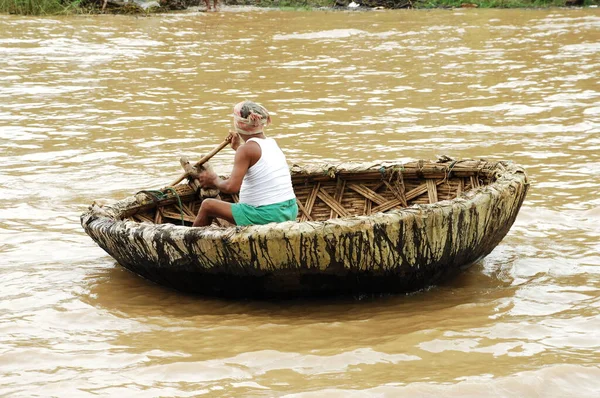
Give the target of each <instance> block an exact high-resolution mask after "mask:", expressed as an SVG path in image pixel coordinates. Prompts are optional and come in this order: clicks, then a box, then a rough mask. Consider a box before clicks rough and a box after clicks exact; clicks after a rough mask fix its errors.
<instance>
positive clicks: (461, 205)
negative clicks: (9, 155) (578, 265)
mask: <svg viewBox="0 0 600 398" xmlns="http://www.w3.org/2000/svg"><path fill="white" fill-rule="evenodd" d="M482 164H483V166H482ZM472 165H473V164H472V163H469V162H466V163H457V162H455V161H454V162H450V161H449V162H443V163H439V162H438V163H415V167H414V168H411V167H412V166H411V164H406V165H402V166H401V168H400V169H399V168H398V165H395V166H388V165H385V166H382V165H376V166H371V167H368V168H365V167H363V168H362V169H361V168H360V167H359V166H352V167H350V168H347V167H337V168H332V167H327V168H320V169H319V170H317V171H315V170H307V169H294V168H292V172H293V181H294V186H295V190H296V193H297V196H298V199H299V202H300V205H301V208H303V212H301V214H300V215H299V220H298V222H285V223H279V224H269V225H257V226H248V227H235V226H233V227H215V226H211V227H205V228H189V227H187V226H181V225H175V224H174V223H170V222H167V223H164V224H160V225H156V224H153V223H151V222H139V220H138V221H135V220H136V218H135V217H136V214H139V217H140V219H145V220H148V219H149V218H151V215H146V216H144V215H142V210H144V211H149V210H148V208H152V207H153V206H154V207H155V208H156V207H157V205H156V204H155V203H152V202H151V201H150V200H148V199H147V198H140V195H137V196H133V197H130V198H127V199H124V200H122V201H119V202H117V203H115V204H113V205H111V206H105V207H103V208H99V207H97V206H91V207H90V209H89V211H87V212H86V213H84V214H83V215H82V216H81V223H82V226H83V228H84V229H85V231H86V232H87V233H88V235H90V237H91V238H92V239H93V240H94V241H95V242H96V243H97V244H98V245H99V246H100V247H102V248H103V249H104V250H105V251H106V252H108V253H109V254H110V255H111V256H112V257H113V258H115V259H116V260H117V261H118V262H119V263H120V264H121V265H122V266H124V267H126V268H127V269H129V270H131V271H133V272H135V273H136V274H138V275H140V276H142V277H144V278H147V279H149V280H151V281H154V282H156V283H158V284H161V285H165V286H169V287H172V288H175V289H178V290H181V291H185V292H192V293H200V294H204V295H216V296H224V297H259V298H267V297H298V296H322V295H360V294H379V293H398V292H411V291H416V290H420V289H423V288H425V287H427V286H430V285H434V284H437V283H439V282H440V281H443V280H444V279H446V278H448V277H449V276H451V275H453V274H455V273H457V272H459V271H460V270H461V269H464V268H465V267H467V266H469V265H470V264H472V263H474V262H476V261H478V260H479V259H481V258H483V257H484V256H486V255H487V254H489V253H490V252H491V251H492V250H493V249H494V247H496V246H497V245H498V243H499V242H500V241H501V240H502V239H503V238H504V236H505V235H506V234H507V233H508V231H509V229H510V227H511V226H512V224H513V222H514V220H515V218H516V216H517V213H518V211H519V209H520V207H521V204H522V203H523V200H524V198H525V196H526V193H527V189H528V186H529V185H528V182H527V176H526V174H525V172H524V170H523V169H522V168H520V167H518V166H516V165H513V164H511V163H506V162H496V163H487V162H483V163H481V162H480V161H478V163H477V166H476V167H471V166H472ZM459 166H464V167H459ZM392 169H394V170H396V171H398V170H401V171H400V173H401V174H402V176H401V177H402V178H403V179H404V180H403V182H402V184H401V185H402V188H405V187H408V188H406V189H405V190H404V191H403V193H400V194H398V190H396V189H392V188H390V191H393V192H395V193H396V195H397V199H395V198H394V197H393V196H390V195H391V194H390V193H389V192H388V191H387V190H386V187H384V188H383V189H381V187H379V188H378V186H380V185H381V186H382V184H378V185H371V188H373V189H370V188H365V187H367V185H368V184H367V183H366V182H365V181H367V180H368V179H377V178H379V179H381V177H378V176H377V174H380V175H381V176H383V175H384V174H385V173H383V171H384V170H388V171H389V170H392ZM467 169H469V170H471V171H470V172H467ZM415 170H416V171H415ZM432 170H433V171H432ZM473 170H474V171H473ZM324 171H325V172H324ZM411 173H413V174H414V175H412V174H411ZM469 173H471V174H469ZM388 175H389V174H388ZM398 175H399V174H398V173H397V174H396V176H398ZM473 176H475V179H473ZM361 178H362V180H361ZM411 178H412V180H414V181H412V182H411ZM342 179H343V181H344V183H343V184H342V185H344V186H352V190H350V189H348V190H347V192H348V193H347V194H345V195H346V196H344V192H346V190H344V188H341V189H340V185H341V184H340V180H342ZM354 180H355V181H359V180H360V181H362V182H365V184H363V185H362V188H361V187H359V186H358V185H356V184H354V183H352V181H354ZM369 181H370V180H369ZM419 181H420V182H419ZM440 181H442V182H440ZM464 181H471V182H472V185H468V184H465V183H464ZM411 183H413V185H414V186H417V188H413V189H409V188H410V186H411V185H410V184H411ZM317 184H318V185H317ZM419 184H421V185H419ZM444 184H447V185H448V187H449V188H448V187H446V188H444ZM386 185H387V186H388V187H390V184H386ZM315 186H316V188H314V187H315ZM425 186H426V187H427V190H425V191H424V192H422V193H421V194H420V195H421V196H423V195H424V196H427V197H428V198H429V200H430V201H434V200H437V201H435V202H433V203H430V204H425V203H419V201H421V200H422V199H419V197H418V196H416V193H418V192H420V191H419V189H420V188H419V187H425ZM311 187H312V188H311ZM336 187H337V188H336ZM455 188H456V189H455ZM444 189H446V191H447V192H446V191H444ZM328 190H329V193H328ZM422 190H423V189H421V191H422ZM180 191H181V192H180V199H181V200H182V201H183V205H182V207H184V208H186V209H188V210H189V209H193V205H191V204H190V205H189V206H186V205H185V203H186V200H188V199H189V197H190V196H191V197H193V196H194V193H193V192H192V193H191V194H190V193H189V192H188V191H186V190H185V189H183V188H182V187H180ZM451 191H452V192H454V196H455V197H454V198H453V199H452V198H451V199H448V200H439V199H444V196H448V197H450V192H451ZM411 192H412V194H411ZM440 193H441V194H440ZM359 194H360V195H359ZM446 194H447V195H446ZM353 195H354V196H353ZM361 195H363V196H361ZM411 195H412V198H410V197H411ZM440 195H441V196H442V198H439V196H440ZM359 197H360V198H362V199H360V200H358V199H357V198H359ZM311 198H312V203H311ZM353 198H354V199H353ZM407 198H409V199H410V200H412V201H413V202H411V201H410V200H407ZM224 199H226V200H227V199H228V198H224ZM192 200H193V198H192ZM232 200H233V199H232ZM169 201H170V203H173V202H174V199H173V198H167V199H165V200H164V202H165V203H167V202H169ZM369 201H374V202H371V204H369V203H368V202H369ZM326 202H327V203H329V205H330V207H327V208H325V207H323V206H322V205H323V203H326ZM190 203H192V202H190ZM357 203H359V204H361V203H362V204H363V205H362V206H363V207H364V209H366V211H364V209H362V210H360V211H361V212H363V213H367V215H353V214H352V212H351V210H352V209H354V208H359V207H361V206H359V205H358V204H357ZM394 203H395V204H396V206H394V207H393V208H392V210H388V211H387V212H376V213H371V214H368V213H369V210H371V209H377V207H378V206H380V208H384V207H386V206H389V205H391V204H394ZM338 205H340V206H342V208H338V207H337V206H338ZM404 205H407V206H408V207H404ZM319 206H321V207H319ZM381 206H383V207H381ZM309 207H310V208H311V209H314V211H313V210H311V209H308V208H309ZM179 209H180V210H181V208H179ZM334 209H337V210H334ZM192 212H193V211H192ZM330 212H331V214H333V216H334V217H333V218H328V219H325V220H322V221H319V220H318V219H319V218H323V217H328V216H329V215H331V214H329V213H330ZM158 213H160V214H161V215H162V216H161V219H162V217H163V216H164V215H167V216H168V215H169V214H171V213H169V212H168V211H167V210H165V211H160V212H159V211H158V210H156V214H158ZM320 213H322V214H323V215H322V216H319V214H320ZM148 214H150V213H148ZM181 214H182V216H181V217H182V218H184V212H183V211H181ZM344 215H345V216H344ZM155 217H158V216H157V215H155ZM172 217H173V218H176V217H175V216H172ZM185 218H186V219H189V216H186V217H185ZM303 219H308V220H310V219H313V221H303Z"/></svg>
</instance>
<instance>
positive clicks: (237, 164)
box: [198, 142, 261, 193]
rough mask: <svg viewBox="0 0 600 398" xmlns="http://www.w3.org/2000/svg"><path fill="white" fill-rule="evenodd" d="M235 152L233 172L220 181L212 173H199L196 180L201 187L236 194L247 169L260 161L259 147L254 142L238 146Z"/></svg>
mask: <svg viewBox="0 0 600 398" xmlns="http://www.w3.org/2000/svg"><path fill="white" fill-rule="evenodd" d="M237 149H238V150H237V151H236V152H235V158H234V160H233V170H232V171H231V175H230V176H229V178H227V179H225V180H224V179H222V178H220V177H219V176H217V174H216V173H215V172H213V171H205V172H202V173H200V175H199V176H198V180H199V181H200V184H201V185H202V186H203V187H215V188H217V189H218V190H219V191H221V192H223V193H237V192H239V191H240V188H241V186H242V180H243V179H244V176H245V175H246V173H247V172H248V169H249V168H250V167H251V166H253V165H254V164H255V163H256V162H257V161H258V159H260V155H261V150H260V146H259V145H258V144H256V143H254V142H251V143H248V144H244V145H240V146H239V147H238V148H237Z"/></svg>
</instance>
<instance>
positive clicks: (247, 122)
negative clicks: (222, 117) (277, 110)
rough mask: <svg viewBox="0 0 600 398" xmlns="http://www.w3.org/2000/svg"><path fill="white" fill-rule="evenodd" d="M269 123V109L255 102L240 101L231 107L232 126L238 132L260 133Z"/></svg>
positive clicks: (247, 134)
mask: <svg viewBox="0 0 600 398" xmlns="http://www.w3.org/2000/svg"><path fill="white" fill-rule="evenodd" d="M270 123H271V116H270V115H269V111H267V109H266V108H265V107H264V106H262V105H259V104H257V103H256V102H252V101H242V102H240V103H239V104H237V105H236V106H234V107H233V127H234V128H235V131H236V132H237V133H238V134H242V135H244V136H249V135H256V134H260V133H262V132H263V129H264V128H265V126H268V125H269V124H270Z"/></svg>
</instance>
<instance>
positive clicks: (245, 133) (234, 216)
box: [193, 101, 298, 227]
mask: <svg viewBox="0 0 600 398" xmlns="http://www.w3.org/2000/svg"><path fill="white" fill-rule="evenodd" d="M270 123H271V116H269V112H268V111H267V110H266V109H265V108H264V107H263V106H261V105H259V104H257V103H255V102H252V101H243V102H240V103H239V104H237V105H236V106H235V107H234V108H233V127H234V130H235V131H234V132H232V133H231V134H230V135H229V139H230V140H231V148H233V150H234V151H236V152H235V158H234V161H233V170H232V171H231V176H230V177H229V178H228V179H226V180H223V179H221V178H219V176H217V174H216V173H214V172H212V171H204V172H202V173H200V174H199V176H198V180H199V181H200V184H201V185H202V186H203V187H207V188H209V187H215V188H218V189H219V190H220V191H221V192H223V193H237V192H239V193H240V195H239V203H233V204H232V203H228V202H224V201H222V200H218V199H205V200H204V201H202V205H201V207H200V210H199V211H198V215H197V216H196V220H195V221H194V224H193V226H194V227H202V226H207V225H210V224H211V223H212V221H213V220H214V219H215V218H216V217H218V218H222V219H224V220H227V221H229V222H231V223H234V224H236V225H253V224H268V223H270V222H283V221H292V220H295V219H296V217H297V215H298V205H297V204H296V195H295V194H294V190H293V187H292V178H291V176H290V171H289V167H288V165H287V162H286V159H285V155H284V154H283V152H282V151H281V149H280V148H279V146H278V145H277V143H276V142H275V140H273V139H272V138H267V137H266V136H265V133H264V128H265V127H266V126H268V125H269V124H270ZM240 137H241V140H243V141H244V143H243V144H242V143H241V140H240Z"/></svg>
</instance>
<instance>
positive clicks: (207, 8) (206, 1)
mask: <svg viewBox="0 0 600 398" xmlns="http://www.w3.org/2000/svg"><path fill="white" fill-rule="evenodd" d="M204 3H206V11H209V12H210V0H204ZM218 4H219V0H214V1H213V6H214V7H213V10H215V11H218V9H217V5H218Z"/></svg>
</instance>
